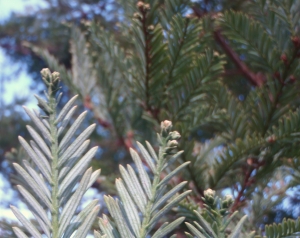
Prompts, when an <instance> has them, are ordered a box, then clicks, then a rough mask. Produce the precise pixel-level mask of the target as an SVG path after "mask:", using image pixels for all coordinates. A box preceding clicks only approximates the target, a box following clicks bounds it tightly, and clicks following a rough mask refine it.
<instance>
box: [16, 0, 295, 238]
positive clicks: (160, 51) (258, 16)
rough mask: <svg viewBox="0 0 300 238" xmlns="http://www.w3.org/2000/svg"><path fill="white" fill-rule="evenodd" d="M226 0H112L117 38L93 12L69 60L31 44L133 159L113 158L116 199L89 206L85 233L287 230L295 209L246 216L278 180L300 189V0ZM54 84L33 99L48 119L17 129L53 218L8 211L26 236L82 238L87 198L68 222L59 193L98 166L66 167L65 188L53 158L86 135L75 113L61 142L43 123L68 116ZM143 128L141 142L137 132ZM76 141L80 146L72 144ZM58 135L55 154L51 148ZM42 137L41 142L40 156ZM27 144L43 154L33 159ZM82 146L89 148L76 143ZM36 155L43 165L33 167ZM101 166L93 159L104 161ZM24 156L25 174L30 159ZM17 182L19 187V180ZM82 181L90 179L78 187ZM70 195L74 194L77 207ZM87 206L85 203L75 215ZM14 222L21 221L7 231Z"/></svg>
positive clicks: (280, 193) (276, 193)
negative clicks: (282, 214)
mask: <svg viewBox="0 0 300 238" xmlns="http://www.w3.org/2000/svg"><path fill="white" fill-rule="evenodd" d="M233 2H234V3H235V5H234V6H235V8H233V7H229V9H228V8H227V7H228V6H229V5H226V4H227V2H226V1H224V2H221V3H219V4H217V3H216V4H214V3H212V4H210V5H209V3H206V2H205V1H203V2H202V1H201V2H199V3H198V4H196V3H193V2H190V1H183V0H175V1H174V0H173V1H172V0H165V1H155V0H153V1H146V2H141V1H139V2H136V1H129V0H127V1H124V2H122V3H121V6H122V7H123V10H124V14H123V15H122V17H121V19H122V21H121V22H119V23H118V24H116V26H115V27H116V29H117V31H118V35H116V34H115V33H111V32H109V31H107V30H106V29H105V28H103V27H102V26H101V24H100V23H99V22H97V21H91V22H90V21H86V22H84V26H83V27H82V28H84V31H82V30H79V29H78V28H77V27H76V26H70V31H71V32H72V35H71V38H72V40H71V43H70V51H71V54H72V68H71V70H69V69H67V68H66V67H64V66H63V65H61V64H59V61H58V60H56V59H55V57H53V56H52V55H51V54H49V52H48V51H46V50H43V49H41V48H38V47H36V46H34V45H30V47H31V49H32V50H33V51H34V52H36V53H37V54H39V55H40V56H41V57H44V59H45V60H46V61H47V62H48V65H49V67H50V68H51V69H53V70H57V71H59V72H60V74H61V78H62V79H63V80H64V82H65V83H66V84H67V85H68V86H69V88H70V89H71V90H72V91H73V92H74V93H77V94H78V95H79V97H80V98H81V99H82V100H83V101H84V105H85V106H86V107H87V108H88V109H89V110H91V111H92V113H93V116H94V119H95V120H96V121H97V122H98V127H99V128H102V129H105V130H107V131H108V132H109V137H110V138H111V139H112V141H115V142H118V145H122V146H124V147H125V148H126V149H127V151H128V153H130V154H131V157H132V159H133V161H134V166H131V165H128V166H127V168H126V169H125V167H124V166H120V174H121V177H122V179H117V180H116V188H117V194H118V196H119V198H118V199H115V198H112V197H110V196H106V197H105V202H106V206H107V208H108V211H109V214H110V215H103V216H100V219H99V226H100V227H99V228H100V229H97V230H98V231H95V233H94V235H95V237H146V236H147V235H150V236H151V237H164V236H165V235H169V234H171V233H173V234H174V230H176V231H175V232H176V234H177V236H178V237H180V236H183V235H184V234H186V236H188V237H195V236H196V237H231V238H233V237H255V236H256V237H288V236H291V235H296V234H297V232H299V230H300V224H299V220H297V221H292V220H284V221H282V223H280V224H278V225H270V226H265V227H264V226H263V227H262V231H260V230H259V227H258V226H261V225H262V224H264V223H265V219H266V218H268V217H269V218H270V219H271V213H272V211H274V209H276V206H277V205H278V204H280V203H281V202H282V201H283V199H285V198H286V197H287V194H286V191H287V190H288V189H289V188H293V189H294V190H295V191H297V189H298V187H299V185H298V184H299V181H300V179H299V178H300V176H299V161H298V157H299V149H298V140H299V132H300V118H299V117H300V114H299V113H300V112H299V97H298V91H299V90H298V89H299V80H298V79H299V77H300V64H299V63H300V60H299V58H300V32H299V29H300V28H299V17H300V15H299V12H300V3H299V1H296V0H294V1H293V0H285V1H263V0H258V1H253V2H248V1H243V2H242V3H240V4H238V3H239V2H238V1H237V2H236V1H233ZM233 2H232V4H233ZM220 9H221V10H220ZM46 72H47V73H46ZM43 75H44V78H47V77H48V78H49V80H50V78H52V79H55V80H56V77H57V74H56V73H53V74H50V73H49V71H45V70H44V71H43ZM45 75H46V76H45ZM47 80H48V79H46V80H45V81H46V84H48V86H51V83H52V81H51V82H50V81H49V80H48V81H47ZM241 85H244V86H243V87H242V88H241ZM55 86H57V85H55ZM50 88H51V87H50ZM55 90H57V88H55ZM55 95H56V94H55V93H53V95H51V93H50V94H49V93H48V96H49V103H47V102H46V101H44V100H43V99H41V98H39V97H38V101H39V105H40V107H41V108H42V110H43V111H44V114H45V115H46V116H48V117H49V122H45V121H44V120H42V117H40V118H38V116H37V115H36V114H34V113H31V115H32V119H33V121H34V123H35V124H36V125H37V127H38V128H39V129H40V130H41V133H42V134H43V136H44V139H42V137H40V136H38V135H37V133H36V132H35V131H34V130H33V129H32V128H31V127H29V132H30V134H31V135H32V137H33V139H34V140H35V141H36V142H33V143H32V144H31V147H32V148H31V147H30V146H29V145H28V144H27V143H26V142H25V141H24V140H22V139H21V140H20V141H21V144H22V145H23V147H24V148H25V149H26V151H27V152H28V153H29V155H30V157H31V158H32V159H33V161H34V163H35V165H34V166H37V167H38V168H39V171H40V172H41V173H42V176H43V177H44V178H45V181H46V180H47V179H48V183H49V185H51V186H46V188H45V191H42V192H41V191H40V193H43V192H44V193H45V194H38V193H37V191H36V189H35V187H34V186H33V187H32V186H31V189H32V194H33V196H36V197H37V198H39V199H41V200H42V201H36V200H35V201H36V202H40V203H41V204H42V205H43V206H45V207H47V209H49V210H50V211H51V214H52V216H51V219H50V218H49V214H48V216H47V214H46V215H45V217H41V215H42V214H43V213H41V214H39V213H38V218H37V221H39V219H42V222H43V223H42V222H40V226H37V227H33V225H32V224H29V223H27V221H25V220H22V219H23V217H22V216H21V214H20V213H19V212H18V211H17V210H16V209H15V208H13V210H14V212H15V213H16V215H17V217H18V218H19V219H20V220H21V221H22V223H23V224H24V225H25V227H26V228H27V230H28V231H29V232H35V233H34V234H33V233H31V235H33V236H34V237H40V236H39V235H41V234H42V233H43V234H46V235H47V236H48V237H69V236H70V234H72V233H73V232H75V233H74V234H75V237H82V234H84V235H85V234H86V233H87V231H88V228H89V227H90V226H91V224H92V222H93V217H94V215H95V213H96V212H97V211H98V210H97V209H98V207H96V206H94V205H93V206H92V205H91V206H88V208H85V209H84V210H83V211H81V212H80V213H79V215H78V216H77V217H75V218H73V219H72V217H73V215H74V212H75V210H74V209H73V210H72V209H70V208H69V207H68V205H69V204H68V202H66V201H67V200H66V198H65V197H64V196H62V195H63V193H62V191H64V190H68V191H67V192H66V194H64V195H65V196H67V197H68V196H72V194H73V196H75V194H79V193H80V194H82V193H83V192H85V191H86V189H87V188H88V187H89V186H91V185H92V182H91V181H92V180H93V181H95V180H96V172H94V173H93V174H92V173H91V171H90V170H87V171H86V172H85V169H86V168H87V167H86V166H87V164H85V166H82V169H81V170H75V169H74V173H72V171H73V169H71V170H69V171H68V172H69V173H70V174H71V175H70V176H72V178H73V179H74V180H70V179H69V177H70V176H69V175H67V173H66V178H68V179H67V181H68V182H69V183H68V184H67V185H66V184H65V183H64V181H60V182H59V180H57V178H56V177H55V176H57V174H56V175H55V173H57V171H56V170H57V169H58V168H57V166H56V164H55V163H58V165H59V166H60V168H59V169H61V170H62V171H64V170H68V166H67V165H68V164H69V163H72V166H75V167H74V168H79V167H80V166H81V164H80V161H82V159H83V158H82V159H81V160H79V162H77V159H79V157H80V156H79V155H78V156H77V157H76V159H73V157H72V154H74V153H75V154H76V153H77V151H78V150H80V148H81V147H83V146H85V143H83V144H82V143H79V142H78V141H79V140H80V141H81V139H82V137H84V139H82V142H83V141H84V140H85V139H86V136H87V134H89V133H87V132H86V131H84V132H83V133H82V134H84V135H85V136H82V134H81V135H79V136H78V137H77V139H75V140H74V142H72V139H71V138H72V137H73V136H74V135H75V131H76V130H77V128H78V127H79V124H80V123H79V121H81V120H82V117H84V114H83V115H82V114H81V116H79V117H78V119H76V120H75V123H73V124H72V125H71V126H70V128H69V129H68V132H67V133H66V134H65V136H64V137H63V139H62V140H61V141H60V142H59V140H58V137H57V136H56V134H55V133H58V132H59V131H60V130H61V131H62V129H59V128H60V127H63V128H65V127H68V125H67V123H64V121H61V124H59V123H58V122H59V121H60V120H62V119H63V118H64V117H65V119H64V120H65V121H66V122H67V121H68V120H70V118H71V117H72V115H71V114H72V113H73V112H72V110H73V109H71V106H70V105H71V103H72V102H73V101H74V100H75V99H74V98H72V99H71V101H70V103H67V104H66V106H65V108H64V109H62V112H61V113H60V114H59V115H62V116H61V118H60V116H58V118H57V119H55V108H54V103H53V102H51V100H52V101H53V100H54V96H55ZM52 96H53V98H52ZM74 110H75V109H74ZM53 113H54V114H53ZM51 118H52V119H51ZM161 121H162V123H161ZM171 121H172V123H171ZM48 123H49V128H50V129H49V128H47V125H48ZM171 125H173V128H174V130H175V131H172V130H171ZM159 127H160V131H161V133H160V134H159V135H158V136H157V137H156V136H155V131H158V130H159ZM41 128H42V129H41ZM56 130H58V132H56ZM47 131H48V132H47ZM49 131H50V136H49V135H48V134H49ZM177 131H178V132H180V134H181V139H180V140H179V142H178V141H177V140H178V139H179V137H180V136H179V135H180V134H179V133H178V132H177ZM53 136H54V137H55V138H54V137H53ZM53 138H54V139H53ZM65 138H67V139H65ZM79 138H80V139H79ZM133 138H134V140H133ZM145 138H146V139H147V140H148V141H149V142H146V143H145V145H146V146H144V145H142V144H140V143H136V142H135V139H137V140H140V141H144V139H145ZM57 140H58V141H57ZM75 142H76V143H77V142H78V143H79V144H78V145H80V147H79V148H77V147H76V146H73V147H72V145H73V144H74V143H75ZM58 143H60V144H59V145H61V144H62V146H61V149H62V150H63V151H64V152H62V153H61V154H59V153H58V151H56V149H55V148H56V147H57V145H58ZM72 143H73V144H72ZM76 143H75V144H76ZM86 143H87V142H86ZM37 145H38V146H37ZM86 146H87V145H86ZM49 148H53V150H52V149H51V151H50V154H49V151H48V150H49ZM34 149H36V150H38V152H41V154H44V155H43V156H44V157H45V160H43V161H40V160H39V159H37V158H36V154H37V153H38V152H36V151H35V152H33V150H34ZM40 150H42V151H40ZM92 150H93V149H92ZM80 151H81V150H80ZM182 151H184V152H182ZM67 152H69V153H67ZM94 152H95V151H94ZM34 153H35V154H34ZM53 153H58V157H57V158H56V160H54V157H53V159H51V157H52V156H53ZM78 153H79V152H78ZM86 156H87V155H86ZM90 156H91V157H93V153H89V152H88V157H89V159H91V157H90ZM47 157H48V158H47ZM59 161H61V162H59ZM128 161H129V160H128ZM40 163H44V164H40ZM47 163H49V166H50V170H49V169H48V170H47V168H48V167H47V166H46V167H44V166H45V165H47ZM86 163H87V162H86ZM102 163H103V165H104V166H105V163H106V160H104V161H103V162H102ZM93 165H95V167H96V163H93ZM24 166H25V167H26V168H27V170H28V172H29V171H32V169H30V168H32V167H28V166H29V164H28V162H24ZM65 166H66V167H65ZM98 166H99V164H98ZM100 166H101V164H100ZM15 167H16V168H17V170H18V171H19V172H20V171H21V172H23V170H24V169H22V168H21V167H20V166H18V165H15ZM24 171H25V170H24ZM26 173H27V172H26ZM23 174H24V172H23ZM21 175H22V173H21ZM92 175H94V176H92ZM30 176H32V177H33V176H38V177H39V175H37V174H34V175H32V174H31V175H30ZM23 177H24V176H23ZM51 179H52V180H51ZM25 180H27V183H28V184H29V187H30V184H32V182H31V178H28V177H26V178H25ZM53 181H56V182H57V181H58V183H56V184H52V183H53ZM85 181H89V182H88V183H87V184H88V185H86V184H85V185H84V186H83V185H82V184H83V183H84V182H85ZM184 181H188V183H186V182H184ZM42 182H43V181H42ZM61 182H62V183H61ZM77 183H79V185H78V186H79V187H78V188H77V189H76V190H73V188H74V187H75V186H76V184H77ZM81 185H82V186H83V187H80V186H81ZM23 187H24V186H23ZM23 187H19V188H21V189H20V192H21V193H22V195H23V196H25V199H26V196H27V197H29V195H28V190H30V188H28V190H26V189H25V187H24V189H23ZM27 187H28V186H27ZM49 187H51V189H50V190H49ZM58 188H59V189H58ZM68 188H69V189H68ZM57 189H58V198H57V194H56V192H57V191H56V190H57ZM48 190H49V191H48ZM182 190H183V191H182ZM189 190H192V191H189ZM55 191H56V192H55ZM59 191H60V192H59ZM53 192H54V194H53ZM224 192H225V193H228V192H230V193H231V195H230V196H229V195H227V196H224ZM35 193H36V194H35ZM48 193H49V194H50V195H51V194H52V195H51V196H50V198H51V199H50V200H49V198H48V200H47V199H46V198H47V197H46V196H47V194H48ZM24 194H25V195H24ZM34 194H35V195H34ZM295 194H297V193H295ZM187 195H188V196H187ZM31 196H32V195H31ZM219 197H220V198H219ZM30 198H31V197H30ZM57 199H58V200H57ZM59 199H61V201H62V202H61V201H60V200H59ZM27 200H28V199H27ZM29 200H30V199H29ZM79 200H80V196H79V195H78V200H76V201H77V202H78V203H76V206H77V205H78V204H79ZM30 201H31V200H30ZM30 201H29V204H30ZM53 203H54V205H53ZM57 204H59V205H57ZM31 205H32V204H31ZM53 207H55V209H56V210H53ZM59 207H61V208H62V209H59ZM64 207H65V208H64ZM74 207H75V205H73V207H72V208H74ZM41 209H42V208H41ZM75 209H76V208H75ZM86 209H90V210H88V211H92V210H93V212H92V213H89V214H87V213H86V211H87V210H86ZM33 212H34V213H37V211H35V210H33ZM81 214H85V215H81ZM245 214H247V216H248V217H246V216H245ZM293 215H294V216H297V215H298V214H293ZM65 217H67V218H68V219H67V218H65ZM86 217H88V218H89V219H85V218H86ZM61 219H62V220H63V221H64V222H63V223H61V222H60V220H61ZM183 220H185V223H183ZM246 220H248V222H246ZM162 221H166V223H163V224H162V223H161V222H162ZM280 222H281V221H280ZM41 224H42V225H41ZM45 225H46V226H45ZM43 227H44V229H43ZM31 228H32V229H31ZM15 232H16V233H18V234H21V232H22V231H21V230H20V229H18V228H15ZM37 232H39V233H37ZM46 232H49V234H47V233H46ZM55 232H56V233H55ZM184 232H185V233H184ZM66 234H68V235H66ZM79 234H80V235H81V236H80V235H79ZM19 237H26V236H24V234H22V235H19Z"/></svg>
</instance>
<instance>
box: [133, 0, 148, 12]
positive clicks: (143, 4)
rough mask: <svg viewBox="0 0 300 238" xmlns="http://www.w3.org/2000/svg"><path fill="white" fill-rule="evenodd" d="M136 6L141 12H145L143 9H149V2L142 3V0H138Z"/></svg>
mask: <svg viewBox="0 0 300 238" xmlns="http://www.w3.org/2000/svg"><path fill="white" fill-rule="evenodd" d="M136 6H137V8H138V9H139V10H140V11H141V12H145V11H149V10H150V4H149V3H144V2H142V1H138V2H137V4H136Z"/></svg>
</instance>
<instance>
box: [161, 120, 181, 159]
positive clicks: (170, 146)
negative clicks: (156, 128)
mask: <svg viewBox="0 0 300 238" xmlns="http://www.w3.org/2000/svg"><path fill="white" fill-rule="evenodd" d="M172 126H173V125H172V122H171V121H168V120H165V121H162V122H161V124H160V127H161V135H162V138H164V140H165V141H166V143H167V147H166V152H167V153H168V154H172V150H174V149H176V148H177V146H178V141H177V140H179V139H180V137H181V136H180V134H179V132H178V131H171V129H172Z"/></svg>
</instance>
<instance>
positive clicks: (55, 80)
mask: <svg viewBox="0 0 300 238" xmlns="http://www.w3.org/2000/svg"><path fill="white" fill-rule="evenodd" d="M41 75H42V79H43V81H44V82H45V83H46V85H47V86H48V87H49V89H51V91H50V92H49V94H53V93H55V92H56V91H57V90H58V89H59V87H58V85H59V82H60V79H59V73H58V72H53V73H51V71H50V70H49V69H48V68H44V69H42V70H41Z"/></svg>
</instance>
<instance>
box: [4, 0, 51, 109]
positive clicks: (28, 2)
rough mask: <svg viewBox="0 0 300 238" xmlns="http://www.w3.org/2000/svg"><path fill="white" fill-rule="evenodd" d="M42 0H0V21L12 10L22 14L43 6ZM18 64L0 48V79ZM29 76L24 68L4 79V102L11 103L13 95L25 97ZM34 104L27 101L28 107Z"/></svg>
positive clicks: (27, 90) (27, 91)
mask: <svg viewBox="0 0 300 238" xmlns="http://www.w3.org/2000/svg"><path fill="white" fill-rule="evenodd" d="M45 5H46V4H45V2H44V1H42V0H0V22H3V21H5V19H7V18H8V17H9V16H10V14H11V13H12V12H15V13H19V14H24V12H28V11H30V10H32V9H36V8H38V7H43V6H45ZM16 67H18V65H17V64H16V63H14V62H12V61H10V60H9V59H8V58H7V57H6V56H5V53H4V51H3V50H2V49H1V48H0V79H1V78H2V79H3V78H6V77H7V76H9V75H10V74H11V70H13V69H14V68H16ZM30 82H31V80H30V77H29V75H28V74H27V73H26V71H25V70H21V72H20V73H19V74H18V76H17V77H16V78H12V79H11V80H10V81H8V82H7V81H5V84H4V95H3V100H4V103H6V104H7V103H11V102H12V101H13V99H14V97H16V96H18V97H27V96H28V95H29V86H30ZM33 105H34V101H31V100H30V101H29V102H28V105H27V106H29V107H32V106H33Z"/></svg>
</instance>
